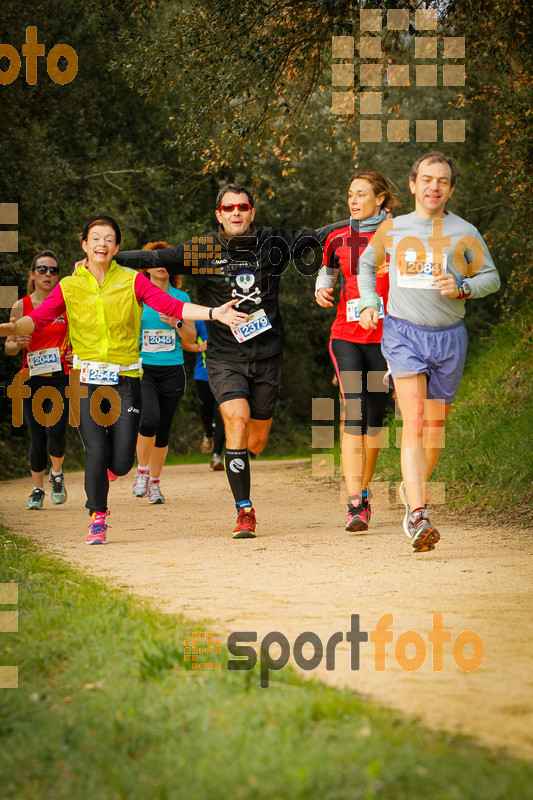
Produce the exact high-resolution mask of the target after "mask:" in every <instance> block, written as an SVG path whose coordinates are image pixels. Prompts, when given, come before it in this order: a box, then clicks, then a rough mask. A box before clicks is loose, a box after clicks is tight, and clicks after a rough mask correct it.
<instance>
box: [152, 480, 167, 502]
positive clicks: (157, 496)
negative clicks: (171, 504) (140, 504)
mask: <svg viewBox="0 0 533 800" xmlns="http://www.w3.org/2000/svg"><path fill="white" fill-rule="evenodd" d="M148 502H149V503H164V502H165V496H164V495H163V494H162V493H161V486H160V485H159V481H149V483H148Z"/></svg>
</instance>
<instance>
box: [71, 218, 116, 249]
mask: <svg viewBox="0 0 533 800" xmlns="http://www.w3.org/2000/svg"><path fill="white" fill-rule="evenodd" d="M95 225H109V227H110V228H113V230H114V231H115V236H116V243H117V244H120V242H121V241H122V234H121V232H120V228H119V226H118V222H117V221H116V219H113V217H107V216H106V215H105V214H98V216H96V217H92V218H91V219H90V220H89V221H88V222H86V223H85V225H84V228H83V230H82V232H81V241H82V242H86V241H87V237H88V235H89V231H90V230H91V228H94V226H95Z"/></svg>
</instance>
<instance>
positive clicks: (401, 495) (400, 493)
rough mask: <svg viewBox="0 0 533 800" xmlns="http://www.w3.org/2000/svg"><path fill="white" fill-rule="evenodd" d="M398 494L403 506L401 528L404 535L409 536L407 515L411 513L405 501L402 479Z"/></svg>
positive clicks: (405, 494) (405, 493) (405, 495)
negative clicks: (403, 514) (403, 512)
mask: <svg viewBox="0 0 533 800" xmlns="http://www.w3.org/2000/svg"><path fill="white" fill-rule="evenodd" d="M399 495H400V500H401V501H402V503H403V504H404V506H405V516H404V518H403V530H404V533H405V535H406V536H408V537H409V538H411V534H410V533H409V524H408V523H409V515H410V513H411V507H410V505H409V503H408V502H407V492H406V491H405V485H404V482H403V481H402V482H401V483H400V489H399Z"/></svg>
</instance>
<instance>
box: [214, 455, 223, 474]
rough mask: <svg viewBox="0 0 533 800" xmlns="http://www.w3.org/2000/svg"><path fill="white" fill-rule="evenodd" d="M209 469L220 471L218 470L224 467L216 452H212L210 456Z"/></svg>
mask: <svg viewBox="0 0 533 800" xmlns="http://www.w3.org/2000/svg"><path fill="white" fill-rule="evenodd" d="M211 469H212V470H214V471H215V472H220V470H223V469H224V462H223V461H222V459H221V457H220V456H219V454H218V453H213V456H212V458H211Z"/></svg>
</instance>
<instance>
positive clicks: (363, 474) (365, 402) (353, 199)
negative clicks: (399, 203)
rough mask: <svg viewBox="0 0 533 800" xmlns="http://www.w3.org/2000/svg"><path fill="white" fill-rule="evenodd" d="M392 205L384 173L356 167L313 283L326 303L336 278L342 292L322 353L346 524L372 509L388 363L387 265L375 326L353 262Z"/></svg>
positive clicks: (363, 523)
mask: <svg viewBox="0 0 533 800" xmlns="http://www.w3.org/2000/svg"><path fill="white" fill-rule="evenodd" d="M393 204H394V198H393V195H392V192H391V190H390V188H389V185H388V183H387V181H386V179H385V178H384V177H383V175H380V174H379V173H377V172H372V171H371V170H359V171H358V172H356V173H355V175H354V176H353V178H352V180H351V182H350V187H349V190H348V206H349V208H350V214H351V217H352V218H351V220H350V225H348V226H346V227H343V228H339V229H337V230H335V231H333V232H332V233H330V235H329V236H328V238H327V240H326V244H325V246H324V257H323V262H322V264H323V265H322V268H321V270H320V271H319V273H318V275H317V280H316V286H315V297H316V302H317V303H318V305H319V306H322V308H331V307H332V306H333V301H332V299H333V286H334V285H335V281H336V280H337V277H340V281H341V291H340V297H339V304H338V307H337V314H336V316H335V320H334V321H333V325H332V326H331V338H330V346H329V352H330V356H331V360H332V362H333V366H334V368H335V372H336V374H337V378H338V381H339V389H340V392H341V396H342V400H343V405H344V411H345V415H346V420H345V424H344V433H343V435H342V465H343V470H344V477H345V480H346V490H347V496H348V519H347V520H346V526H345V530H347V531H366V530H367V529H368V523H369V522H370V513H371V511H370V504H369V502H368V500H369V495H368V492H369V489H368V486H369V484H370V481H371V480H372V476H373V474H374V469H375V467H376V462H377V458H378V454H379V449H380V447H381V440H382V425H383V417H384V415H385V410H386V406H387V400H388V389H387V388H386V387H385V385H384V384H383V376H384V374H385V372H386V371H387V362H386V361H385V359H384V357H383V355H382V353H381V336H382V324H383V323H382V318H383V316H384V314H385V313H386V310H387V298H388V293H389V270H388V264H382V265H381V266H380V267H379V268H378V269H377V272H376V274H377V284H376V292H377V293H378V295H379V296H380V298H381V311H380V321H379V325H378V327H377V330H365V329H363V328H362V327H361V326H360V324H359V313H358V311H357V301H358V299H359V289H358V286H357V268H358V263H359V256H360V254H361V253H362V252H363V251H364V250H365V248H366V247H367V245H368V243H369V242H370V240H371V238H372V236H373V235H374V233H375V231H376V230H377V228H378V226H379V225H380V224H381V222H382V221H383V220H384V219H385V218H386V216H387V215H386V210H389V209H391V208H392V207H393Z"/></svg>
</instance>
